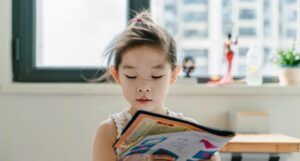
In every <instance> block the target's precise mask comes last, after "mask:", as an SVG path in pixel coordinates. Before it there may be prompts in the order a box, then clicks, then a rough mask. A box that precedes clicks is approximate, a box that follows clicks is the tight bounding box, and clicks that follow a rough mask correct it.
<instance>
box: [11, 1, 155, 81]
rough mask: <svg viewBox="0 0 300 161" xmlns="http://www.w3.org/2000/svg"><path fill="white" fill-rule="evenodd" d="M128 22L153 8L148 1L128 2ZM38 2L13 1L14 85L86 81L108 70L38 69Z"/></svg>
mask: <svg viewBox="0 0 300 161" xmlns="http://www.w3.org/2000/svg"><path fill="white" fill-rule="evenodd" d="M127 4H128V5H127V20H130V19H131V18H132V17H133V15H134V11H139V10H142V9H145V8H149V7H150V1H149V0H127ZM35 59H36V0H13V1H12V63H13V81H14V82H86V79H85V78H89V79H92V78H94V77H95V76H97V75H99V76H100V75H102V74H103V73H105V71H106V69H105V68H88V69H84V68H75V67H74V68H59V67H57V68H52V67H51V68H46V67H43V68H41V67H36V66H35Z"/></svg>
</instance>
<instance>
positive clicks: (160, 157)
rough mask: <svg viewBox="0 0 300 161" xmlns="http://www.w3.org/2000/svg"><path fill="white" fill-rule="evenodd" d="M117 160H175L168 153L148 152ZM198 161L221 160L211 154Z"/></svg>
mask: <svg viewBox="0 0 300 161" xmlns="http://www.w3.org/2000/svg"><path fill="white" fill-rule="evenodd" d="M118 161H175V158H173V157H171V156H169V155H148V154H134V155H130V156H128V157H126V158H123V159H120V160H118ZM199 161H221V159H220V156H219V155H218V154H217V155H213V156H212V157H211V158H210V159H205V160H199Z"/></svg>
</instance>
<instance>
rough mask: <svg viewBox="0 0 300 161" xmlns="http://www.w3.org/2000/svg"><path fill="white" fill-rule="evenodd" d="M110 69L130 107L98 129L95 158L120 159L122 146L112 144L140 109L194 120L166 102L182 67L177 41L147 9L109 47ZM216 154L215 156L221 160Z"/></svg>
mask: <svg viewBox="0 0 300 161" xmlns="http://www.w3.org/2000/svg"><path fill="white" fill-rule="evenodd" d="M107 54H108V62H111V61H112V60H113V62H114V65H109V64H108V66H109V72H108V73H107V74H106V75H105V77H107V76H110V75H111V76H112V77H113V78H114V80H115V82H116V83H117V84H119V85H121V87H122V91H123V95H124V97H125V98H126V100H127V101H128V102H129V104H130V107H129V108H128V109H126V110H124V111H122V112H120V113H116V114H113V115H111V116H110V117H109V118H108V119H107V120H105V121H104V122H102V123H101V124H100V126H99V127H98V129H97V134H96V136H95V140H94V147H93V161H116V160H118V158H117V157H116V154H117V153H118V152H119V151H118V149H116V150H115V149H114V148H113V147H112V145H113V143H114V142H115V140H116V139H118V138H119V137H120V135H121V132H122V130H123V128H124V127H125V126H126V124H127V123H128V121H129V120H130V119H131V117H132V115H133V114H134V113H135V112H136V111H137V110H147V111H152V112H156V113H160V114H164V115H169V116H173V117H177V118H181V119H187V120H190V121H194V122H196V121H195V120H193V119H190V118H187V117H184V116H183V115H182V114H180V113H176V112H173V111H171V110H169V109H168V108H167V107H165V106H164V100H165V98H166V96H167V94H168V90H169V87H170V86H171V85H172V84H174V83H175V81H176V79H177V75H178V73H179V71H180V68H179V65H178V64H177V56H176V45H175V42H174V40H173V38H172V36H171V35H170V34H168V33H167V32H166V31H165V30H164V29H163V28H161V27H160V26H158V25H157V24H155V23H154V22H153V20H152V19H151V18H150V16H149V13H148V12H147V11H144V12H141V13H140V14H138V15H136V17H135V18H134V19H132V20H131V23H130V24H129V26H128V27H127V29H126V30H125V31H123V32H122V33H121V34H120V35H119V36H118V37H117V38H116V39H115V40H114V42H113V44H112V46H111V48H109V50H108V53H107ZM217 158H218V157H216V155H215V156H214V157H212V159H211V160H217ZM124 160H126V161H133V160H136V161H152V160H153V161H163V160H165V161H166V160H174V158H172V157H170V156H167V155H152V156H150V155H133V156H130V157H127V158H125V159H124Z"/></svg>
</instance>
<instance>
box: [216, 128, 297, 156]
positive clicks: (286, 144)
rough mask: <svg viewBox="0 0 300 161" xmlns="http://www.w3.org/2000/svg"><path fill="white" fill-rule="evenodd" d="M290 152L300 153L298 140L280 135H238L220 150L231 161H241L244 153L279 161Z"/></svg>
mask: <svg viewBox="0 0 300 161" xmlns="http://www.w3.org/2000/svg"><path fill="white" fill-rule="evenodd" d="M292 152H300V139H297V138H294V137H290V136H286V135H280V134H238V135H237V136H235V137H234V138H233V139H232V140H231V141H230V142H229V143H228V144H227V145H225V146H224V147H223V148H222V149H221V153H231V154H232V157H231V160H232V161H233V160H234V161H242V160H243V157H242V156H243V155H242V154H244V153H265V154H266V153H267V154H270V155H269V159H268V160H269V161H279V160H281V157H280V156H281V154H290V153H292Z"/></svg>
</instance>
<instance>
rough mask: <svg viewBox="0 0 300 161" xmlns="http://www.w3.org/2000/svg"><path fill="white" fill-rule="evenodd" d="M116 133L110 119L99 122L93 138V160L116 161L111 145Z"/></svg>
mask: <svg viewBox="0 0 300 161" xmlns="http://www.w3.org/2000/svg"><path fill="white" fill-rule="evenodd" d="M116 135H117V134H116V130H115V125H114V124H113V122H112V120H110V119H108V120H106V121H104V122H102V123H101V124H100V126H99V127H98V129H97V133H96V136H95V138H94V145H93V161H116V154H115V152H114V149H113V147H112V145H113V142H114V140H115V138H116Z"/></svg>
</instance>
